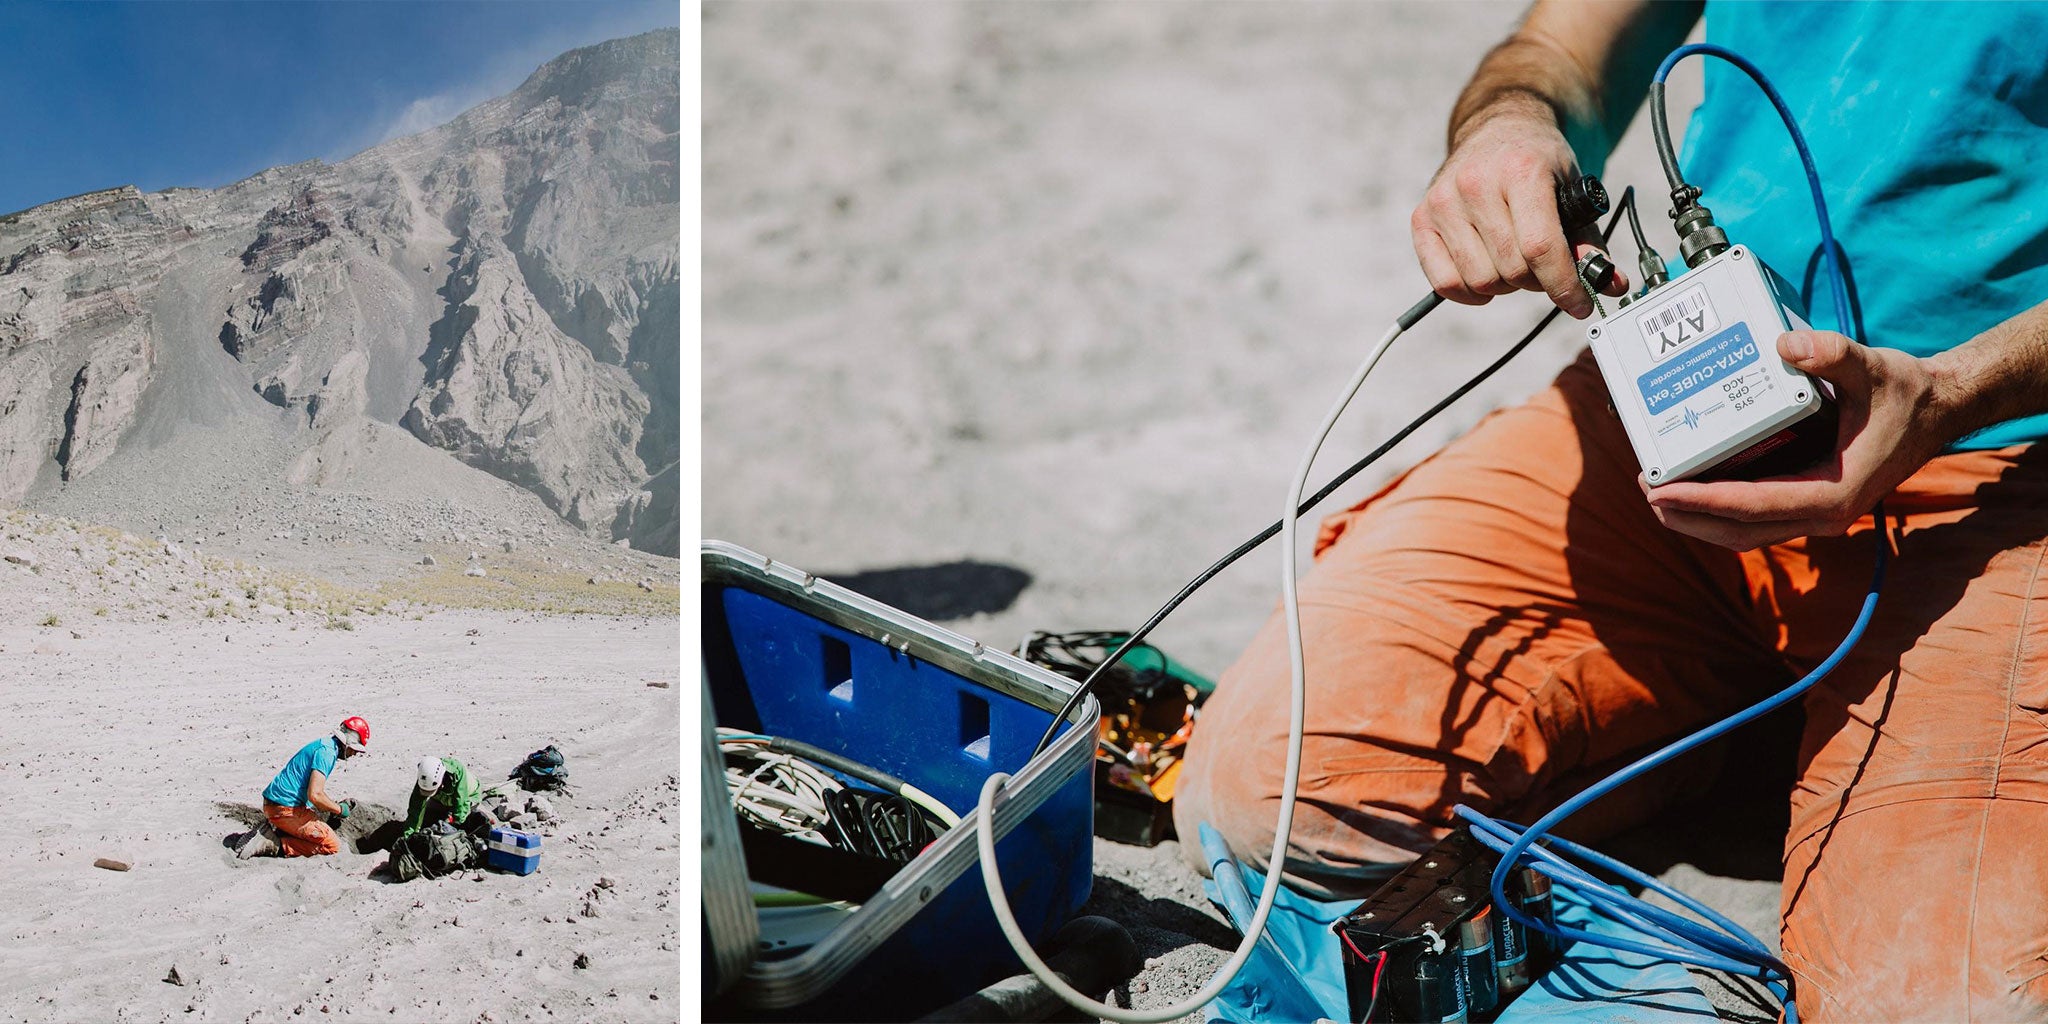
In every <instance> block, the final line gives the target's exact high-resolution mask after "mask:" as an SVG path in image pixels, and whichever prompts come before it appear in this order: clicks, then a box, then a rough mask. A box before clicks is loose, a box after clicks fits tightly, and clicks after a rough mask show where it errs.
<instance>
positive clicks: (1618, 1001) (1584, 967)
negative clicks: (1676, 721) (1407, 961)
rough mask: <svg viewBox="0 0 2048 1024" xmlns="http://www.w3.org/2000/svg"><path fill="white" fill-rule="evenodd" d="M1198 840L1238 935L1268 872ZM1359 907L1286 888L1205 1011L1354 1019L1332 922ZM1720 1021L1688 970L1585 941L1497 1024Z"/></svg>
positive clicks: (1586, 922) (1584, 917)
mask: <svg viewBox="0 0 2048 1024" xmlns="http://www.w3.org/2000/svg"><path fill="white" fill-rule="evenodd" d="M1201 841H1202V854H1203V856H1204V857H1205V858H1206V859H1207V860H1208V862H1209V869H1210V875H1211V878H1210V880H1209V881H1208V882H1205V883H1203V886H1202V888H1203V890H1204V891H1205V892H1207V893H1208V894H1209V899H1210V900H1212V901H1214V902H1215V903H1216V904H1217V905H1218V906H1220V907H1222V908H1223V910H1224V912H1225V913H1226V914H1228V915H1230V920H1231V922H1232V923H1233V924H1235V925H1236V926H1237V928H1238V930H1239V931H1240V932H1241V931H1243V930H1244V927H1245V925H1246V924H1248V923H1249V922H1250V921H1251V917H1252V908H1253V907H1254V906H1255V905H1256V903H1257V901H1256V899H1255V898H1254V897H1253V895H1252V894H1253V893H1255V892H1257V891H1258V890H1259V888H1260V887H1261V886H1263V885H1265V876H1263V875H1261V874H1260V873H1258V872H1257V871H1253V870H1251V869H1249V868H1245V867H1243V866H1241V865H1239V864H1238V863H1237V862H1236V861H1234V860H1232V859H1231V857H1230V854H1229V852H1228V851H1226V850H1225V849H1224V846H1223V842H1222V839H1221V838H1220V837H1218V836H1217V835H1216V833H1215V832H1214V831H1213V830H1212V829H1210V828H1209V826H1207V825H1203V826H1202V835H1201ZM1358 903H1359V901H1358V900H1341V901H1337V902H1333V903H1322V902H1318V901H1316V900H1312V899H1309V898H1307V897H1305V896H1301V895H1299V894H1297V893H1295V892H1293V891H1291V890H1289V889H1288V888H1287V887H1286V886H1284V885H1283V886H1281V887H1280V893H1279V895H1278V896H1277V897H1276V898H1275V900H1274V903H1273V913H1272V915H1271V916H1270V917H1268V918H1267V920H1266V934H1265V935H1263V936H1262V937H1260V939H1259V944H1258V948H1257V949H1255V950H1254V951H1253V952H1252V955H1251V957H1250V959H1248V960H1246V961H1245V965H1244V969H1243V970H1241V971H1239V972H1238V974H1237V977H1236V979H1235V980H1233V981H1232V982H1231V983H1230V985H1229V986H1228V987H1226V988H1225V989H1224V990H1223V994H1222V995H1220V996H1217V997H1216V1001H1215V1002H1213V1003H1210V1004H1209V1006H1208V1009H1207V1011H1206V1014H1205V1016H1206V1017H1207V1018H1208V1019H1209V1020H1212V1021H1216V1020H1223V1021H1242V1022H1259V1024H1265V1022H1276V1021H1301V1022H1304V1024H1306V1022H1308V1021H1314V1020H1318V1019H1323V1018H1327V1019H1330V1020H1340V1021H1341V1020H1349V1019H1350V1016H1349V1007H1348V1004H1347V1002H1346V1000H1345V997H1344V966H1343V958H1342V956H1341V954H1340V952H1339V950H1338V946H1337V936H1336V935H1335V934H1334V933H1333V932H1331V931H1330V926H1331V925H1333V924H1335V923H1336V921H1337V919H1338V918H1340V917H1343V916H1344V915H1345V914H1347V913H1350V912H1351V909H1352V908H1353V907H1356V906H1357V905H1358ZM1557 916H1558V923H1560V924H1569V925H1573V926H1575V927H1580V928H1585V929H1587V930H1589V931H1593V932H1599V933H1604V934H1613V935H1622V934H1625V933H1624V932H1623V931H1622V930H1621V929H1620V928H1618V927H1617V926H1615V925H1613V924H1611V923H1610V922H1608V921H1606V920H1605V919H1604V918H1600V917H1598V916H1595V915H1593V914H1592V913H1590V912H1588V911H1587V910H1586V908H1585V907H1584V906H1582V905H1579V904H1577V903H1573V902H1569V901H1566V900H1564V899H1560V900H1559V901H1558V905H1557ZM1715 1019H1717V1017H1716V1014H1715V1013H1714V1005H1713V1004H1712V1003H1711V1002H1709V1001H1708V1000H1707V997H1706V995H1705V994H1704V993H1702V992H1701V991H1700V990H1699V987H1698V986H1697V985H1695V984H1694V983H1693V979H1692V975H1691V973H1689V972H1688V971H1687V970H1686V969H1685V967H1684V966H1682V965H1680V964H1676V963H1672V962H1670V961H1668V960H1657V959H1654V958H1652V957H1648V956H1643V955H1640V954H1636V953H1622V952H1617V951H1614V950H1610V949H1598V948H1593V947H1589V946H1585V945H1581V946H1577V947H1574V948H1573V949H1572V950H1570V951H1568V952H1567V953H1566V954H1565V956H1564V958H1563V960H1562V962H1560V963H1559V964H1558V965H1557V966H1556V967H1555V968H1553V969H1552V970H1551V971H1550V973H1548V974H1546V975H1544V976H1543V978H1542V979H1541V980H1540V981H1538V982H1537V983H1536V984H1535V985H1533V986H1531V987H1530V988H1529V990H1528V991H1527V992H1524V993H1522V995H1521V996H1520V997H1519V998H1517V999H1516V1000H1515V1001H1514V1002H1513V1003H1511V1004H1509V1005H1508V1008H1507V1010H1506V1011H1505V1012H1504V1013H1502V1014H1501V1016H1500V1018H1499V1024H1624V1022H1626V1024H1698V1022H1700V1021H1711V1020H1715Z"/></svg>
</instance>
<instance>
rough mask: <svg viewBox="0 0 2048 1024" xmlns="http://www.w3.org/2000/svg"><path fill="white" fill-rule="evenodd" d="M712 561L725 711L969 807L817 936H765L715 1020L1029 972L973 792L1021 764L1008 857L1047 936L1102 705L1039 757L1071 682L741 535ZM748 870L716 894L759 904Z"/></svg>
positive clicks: (950, 996) (1087, 826) (713, 545)
mask: <svg viewBox="0 0 2048 1024" xmlns="http://www.w3.org/2000/svg"><path fill="white" fill-rule="evenodd" d="M702 559H703V561H702V569H703V577H702V578H703V595H704V622H703V629H704V633H703V640H704V663H703V668H704V682H705V685H706V688H707V690H708V692H709V695H710V701H711V704H712V706H713V714H714V715H715V717H716V719H717V722H718V724H719V725H725V726H734V727H738V728H741V729H746V730H748V731H752V732H761V733H766V734H768V735H771V736H786V737H788V738H790V739H795V740H802V741H803V742H805V743H811V744H815V745H817V746H820V747H823V748H825V749H826V750H830V751H832V752H834V753H838V754H841V755H844V756H846V757H849V758H852V759H854V760H856V761H861V762H864V763H866V764H870V765H873V766H874V767H876V768H880V769H881V770H883V771H886V772H889V773H891V774H894V775H896V776H897V777H898V778H901V779H903V780H904V781H906V782H909V783H910V784H912V785H914V786H916V787H918V788H919V789H922V790H924V791H925V792H926V793H929V794H931V795H932V796H933V797H935V798H937V799H938V800H940V801H941V802H943V803H945V804H946V805H947V806H948V807H951V808H952V809H953V810H954V811H956V812H958V813H959V814H960V815H961V816H962V817H964V818H965V819H967V820H966V821H964V822H962V824H961V825H960V826H959V827H957V828H954V829H952V830H951V831H949V832H947V833H946V834H945V835H943V836H941V837H940V838H939V839H938V841H936V842H934V843H932V845H931V846H929V847H927V848H926V849H925V851H924V852H923V853H922V854H920V855H918V857H917V858H915V859H914V860H912V861H911V862H910V863H909V864H906V865H904V867H903V869H902V870H901V871H900V872H898V873H897V875H896V876H895V877H894V878H892V879H890V880H889V882H888V883H887V884H885V885H884V886H883V887H882V891H881V892H879V893H877V894H876V895H875V896H874V897H873V898H872V899H870V900H868V901H867V903H865V904H863V905H862V906H861V907H860V908H859V909H858V910H857V911H855V912H853V913H852V914H851V915H849V916H847V917H846V918H844V919H843V920H842V921H841V922H840V923H839V924H838V925H837V926H836V927H834V928H832V930H831V932H830V933H829V934H827V935H825V936H824V937H823V938H821V939H819V940H818V941H817V942H816V944H815V945H812V946H811V947H810V948H808V949H805V950H803V951H801V952H800V953H796V954H795V955H791V953H790V952H783V951H779V950H772V949H767V948H763V949H761V950H759V951H758V952H757V954H756V955H755V957H754V959H753V962H752V963H751V964H750V965H748V967H747V968H746V971H745V974H744V976H743V977H741V978H740V979H738V980H737V982H736V983H735V984H734V985H733V987H732V989H731V990H729V991H728V992H727V993H726V997H725V998H726V1002H725V1003H724V1004H723V1005H707V1006H706V1007H705V1017H706V1019H730V1018H734V1017H745V1018H751V1019H756V1020H807V1021H815V1020H838V1021H859V1020H898V1021H900V1020H908V1019H911V1018H915V1017H918V1016H921V1015H923V1014H924V1013H926V1012H928V1011H930V1010H933V1009H937V1008H938V1007H940V1006H943V1005H945V1004H946V1003H949V1002H951V1001H953V1000H954V999H957V998H959V997H961V996H964V995H966V994H968V993H970V992H973V991H974V990H975V989H978V988H980V987H981V986H982V985H984V984H987V983H989V982H991V981H995V980H997V979H1000V978H1003V977H1006V976H1008V975H1010V974H1013V973H1015V972H1017V971H1019V970H1022V965H1021V964H1019V963H1018V961H1017V956H1016V954H1015V953H1013V952H1012V951H1011V949H1010V946H1009V943H1007V942H1005V941H1004V940H1003V936H1002V933H1001V932H1000V931H999V930H998V929H997V927H996V922H995V913H994V912H993V911H991V910H990V909H989V905H988V894H987V893H986V892H984V891H983V889H982V882H981V869H980V867H979V865H978V863H977V861H978V859H979V858H978V855H977V852H976V849H975V841H974V840H975V835H974V831H975V830H974V827H973V823H974V821H975V816H974V813H973V812H974V810H975V797H976V796H977V795H978V794H979V793H980V791H981V784H982V780H983V779H986V778H987V777H988V776H989V775H990V773H993V772H999V771H1000V772H1008V773H1010V774H1011V775H1012V776H1013V778H1012V779H1011V780H1010V782H1009V785H1008V788H1007V789H1006V791H1005V796H1004V798H1003V799H1002V801H1001V802H999V803H998V804H997V805H996V813H995V819H996V820H995V831H996V836H997V838H996V859H997V862H998V864H999V866H1000V867H1001V868H1002V873H1003V881H1004V883H1005V886H1006V887H1007V888H1008V890H1009V895H1010V901H1011V906H1012V907H1013V908H1014V909H1015V911H1016V914H1017V920H1018V924H1019V925H1020V926H1021V927H1022V928H1023V930H1024V933H1025V935H1026V936H1028V937H1029V938H1030V939H1031V940H1032V941H1034V942H1042V941H1044V940H1045V939H1046V938H1048V937H1050V936H1051V935H1052V933H1053V931H1054V930H1056V929H1057V928H1059V926H1060V925H1062V924H1065V923H1066V922H1067V920H1068V919H1069V918H1071V917H1072V916H1073V915H1074V914H1075V912H1076V911H1078V910H1080V909H1081V904H1082V903H1084V902H1086V901H1087V899H1088V892H1089V888H1090V886H1091V885H1092V884H1093V882H1094V879H1095V873H1094V854H1095V846H1094V826H1095V822H1094V810H1095V802H1094V790H1093V788H1092V787H1093V781H1092V775H1091V771H1090V769H1091V766H1092V765H1093V763H1094V758H1095V723H1096V721H1097V719H1098V718H1099V717H1100V715H1101V706H1100V705H1099V704H1097V703H1096V701H1095V699H1094V698H1093V697H1090V698H1088V699H1087V700H1085V701H1083V702H1082V704H1081V707H1080V708H1078V709H1077V710H1076V711H1075V712H1074V713H1073V716H1072V717H1071V718H1070V719H1069V720H1068V724H1067V725H1066V726H1065V727H1064V728H1063V729H1062V730H1061V731H1060V732H1059V734H1058V735H1057V737H1056V738H1055V739H1054V740H1053V742H1052V744H1051V746H1049V747H1048V748H1047V749H1046V750H1045V752H1044V753H1042V754H1040V755H1038V756H1037V757H1032V756H1031V747H1032V745H1033V744H1035V743H1036V742H1037V741H1038V737H1039V734H1041V733H1042V732H1044V731H1045V727H1046V725H1047V724H1049V723H1050V722H1051V721H1052V713H1053V711H1054V710H1056V709H1057V708H1058V707H1059V706H1060V704H1061V703H1062V702H1063V701H1065V699H1066V698H1067V695H1068V694H1071V693H1072V692H1073V689H1074V683H1073V682H1072V681H1071V680H1069V679H1066V678H1065V677H1062V676H1059V675H1055V674H1053V673H1052V672H1049V671H1046V670H1045V669H1042V668H1039V667H1038V666H1036V665H1031V664H1027V663H1025V662H1023V661H1020V660H1018V659H1017V658H1014V657H1012V656H1010V655H1009V654H1006V653H1004V652H1002V651H999V650H995V649H992V648H989V647H986V646H984V645H982V644H980V643H977V642H975V641H974V640H971V639H969V638H967V637H963V636H960V635H958V634H955V633H952V632H949V631H947V630H945V629H943V628H941V627H938V626H935V625H932V624H931V623H929V622H925V621H923V620H921V619H918V618H916V617H915V616H912V615H908V614H905V613H904V612H902V611H899V610H897V609H895V608H891V607H889V606H887V605H884V604H881V603H880V602H877V601H874V600H871V599H869V598H866V597H863V596H862V595H860V594H856V593H853V592H852V591H849V590H845V589H844V588H841V587H837V586H834V585H833V584H831V583H828V582H826V581H824V580H821V579H818V578H817V577H815V576H813V575H811V574H809V573H806V572H803V571H801V570H797V569H793V568H791V567H789V566H786V565H782V564H780V563H777V562H773V561H770V560H769V559H766V558H763V557H762V556H760V555H757V554H755V553H753V552H751V551H748V550H746V549H744V548H739V547H735V546H733V545H731V544H726V543H722V542H719V541H706V542H704V545H703V550H702ZM709 733H710V730H709V729H708V728H707V729H706V736H707V742H708V741H709ZM713 753H714V755H715V751H714V752H713ZM708 764H709V767H707V771H713V770H717V771H718V774H719V777H718V778H717V779H716V787H717V788H716V792H720V793H722V792H723V791H724V787H725V781H724V778H723V772H722V770H718V769H717V768H716V764H717V762H716V761H710V762H708ZM727 813H728V814H729V813H730V812H729V809H728V812H727ZM706 863H707V865H708V864H709V863H710V861H709V860H707V862H706ZM734 863H735V864H739V866H740V869H741V870H743V869H744V864H743V862H740V861H738V860H737V859H735V860H734ZM708 871H709V868H708V867H707V872H708ZM746 885H747V879H746V878H745V877H744V876H737V875H736V876H735V877H732V878H725V877H714V876H711V875H709V874H707V877H706V878H705V888H706V890H707V892H709V891H713V890H722V889H733V890H735V892H734V896H735V897H736V899H737V900H748V901H750V900H751V898H750V897H749V896H747V894H746V891H745V887H746ZM709 899H710V897H708V896H707V900H709ZM742 905H744V904H742ZM705 930H706V932H707V936H706V945H707V948H710V947H720V946H722V945H726V944H730V943H733V942H743V941H749V940H750V939H753V938H755V936H754V935H753V934H751V930H750V929H746V928H744V927H740V928H735V927H731V925H730V922H721V923H720V926H719V927H717V928H715V929H714V928H713V922H712V920H711V918H710V917H709V916H707V917H706V919H705ZM763 937H765V936H763ZM707 995H709V992H708V990H707Z"/></svg>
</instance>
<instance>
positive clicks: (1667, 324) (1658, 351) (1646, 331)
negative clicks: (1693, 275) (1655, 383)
mask: <svg viewBox="0 0 2048 1024" xmlns="http://www.w3.org/2000/svg"><path fill="white" fill-rule="evenodd" d="M1636 324H1637V326H1639V327H1640V328H1641V331H1642V338H1643V344H1645V345H1647V346H1649V349H1650V359H1651V361H1653V362H1659V363H1661V362H1663V361H1664V360H1666V359H1669V358H1671V357H1672V356H1675V355H1677V354H1678V353H1679V352H1681V351H1683V350H1684V349H1685V347H1686V346H1687V345H1689V344H1691V343H1693V342H1695V341H1698V340H1700V339H1701V338H1704V337H1706V336H1707V335H1708V334H1709V333H1711V332H1712V331H1713V330H1714V329H1715V328H1717V327H1719V326H1721V318H1720V317H1718V316H1715V315H1714V307H1713V304H1712V303H1709V302H1708V301H1707V290H1706V289H1705V288H1703V287H1699V286H1694V287H1692V288H1688V289H1686V290H1685V291H1683V292H1681V293H1679V296H1678V297H1677V298H1675V299H1672V300H1671V301H1670V302H1667V303H1665V304H1664V305H1662V306H1659V307H1657V308H1656V309H1654V310H1651V311H1650V312H1648V313H1645V314H1643V315H1642V316H1640V317H1637V318H1636Z"/></svg>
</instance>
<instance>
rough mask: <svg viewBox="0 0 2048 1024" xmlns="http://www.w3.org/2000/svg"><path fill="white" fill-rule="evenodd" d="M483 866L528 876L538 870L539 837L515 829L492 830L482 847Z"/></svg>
mask: <svg viewBox="0 0 2048 1024" xmlns="http://www.w3.org/2000/svg"><path fill="white" fill-rule="evenodd" d="M484 866H485V867H488V868H490V869H491V870H493V871H506V872H510V873H512V874H515V875H530V874H533V873H534V872H536V871H539V870H540V837H539V836H537V835H534V834H533V833H531V832H521V831H519V830H518V829H516V828H494V829H492V830H491V839H490V842H488V843H486V844H485V845H484Z"/></svg>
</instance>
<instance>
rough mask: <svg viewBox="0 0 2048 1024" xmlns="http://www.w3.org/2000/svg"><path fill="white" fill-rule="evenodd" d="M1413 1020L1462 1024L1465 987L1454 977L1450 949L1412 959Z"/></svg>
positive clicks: (1467, 1017) (1454, 962)
mask: <svg viewBox="0 0 2048 1024" xmlns="http://www.w3.org/2000/svg"><path fill="white" fill-rule="evenodd" d="M1414 972H1415V1019H1416V1020H1417V1021H1427V1022H1429V1024H1465V1022H1466V1021H1469V1020H1471V1019H1472V1018H1471V1015H1470V1014H1469V1013H1468V1012H1467V1011H1466V1009H1465V986H1464V985H1463V984H1462V983H1461V982H1460V980H1459V977H1458V973H1459V971H1458V964H1457V956H1456V954H1455V953H1453V952H1452V951H1450V950H1445V951H1444V952H1442V953H1424V954H1422V955H1421V956H1418V957H1416V958H1415V967H1414Z"/></svg>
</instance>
